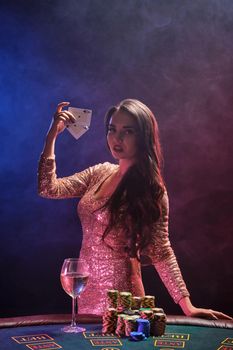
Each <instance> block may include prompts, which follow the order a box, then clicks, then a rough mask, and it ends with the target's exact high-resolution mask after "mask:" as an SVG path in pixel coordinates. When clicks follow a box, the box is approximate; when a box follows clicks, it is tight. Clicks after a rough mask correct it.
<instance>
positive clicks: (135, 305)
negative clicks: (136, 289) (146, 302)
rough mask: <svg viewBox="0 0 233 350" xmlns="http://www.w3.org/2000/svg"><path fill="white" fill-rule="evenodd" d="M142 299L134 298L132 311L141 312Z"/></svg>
mask: <svg viewBox="0 0 233 350" xmlns="http://www.w3.org/2000/svg"><path fill="white" fill-rule="evenodd" d="M141 302H142V297H132V306H131V307H132V309H133V310H139V309H140V307H141Z"/></svg>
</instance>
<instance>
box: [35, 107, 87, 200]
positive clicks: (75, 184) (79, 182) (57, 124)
mask: <svg viewBox="0 0 233 350" xmlns="http://www.w3.org/2000/svg"><path fill="white" fill-rule="evenodd" d="M68 105H69V102H62V103H60V104H59V105H58V106H57V110H56V112H55V115H54V118H53V121H52V123H51V125H50V128H49V131H48V133H47V136H46V140H45V145H44V148H43V151H42V154H41V158H40V162H39V168H38V193H39V195H41V196H42V197H46V198H56V199H60V198H72V197H81V196H82V195H83V193H85V191H86V190H87V187H88V185H89V183H90V181H91V177H92V173H93V171H94V168H93V167H92V168H88V169H87V170H84V171H83V172H81V173H76V174H74V175H72V176H68V177H63V178H60V179H59V178H57V175H56V163H55V143H56V139H57V136H58V135H59V134H60V133H61V132H62V131H63V130H64V129H65V126H66V123H68V122H73V121H75V118H74V117H73V115H72V114H71V113H69V112H68V111H63V110H62V108H63V107H65V106H68Z"/></svg>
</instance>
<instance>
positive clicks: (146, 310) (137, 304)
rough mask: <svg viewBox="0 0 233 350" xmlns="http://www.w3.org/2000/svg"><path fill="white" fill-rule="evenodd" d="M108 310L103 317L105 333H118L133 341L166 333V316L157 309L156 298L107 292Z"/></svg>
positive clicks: (161, 310)
mask: <svg viewBox="0 0 233 350" xmlns="http://www.w3.org/2000/svg"><path fill="white" fill-rule="evenodd" d="M107 305H108V309H107V310H106V311H105V313H104V315H103V328H102V332H103V333H105V334H106V333H116V334H117V335H118V336H119V337H124V336H126V337H130V340H132V341H139V340H143V339H145V338H148V337H149V336H150V335H153V336H161V335H163V334H164V332H165V327H166V315H165V314H164V311H163V309H161V308H156V307H155V297H154V296H152V295H146V296H145V297H136V296H133V297H132V294H131V293H130V292H119V291H118V290H108V291H107Z"/></svg>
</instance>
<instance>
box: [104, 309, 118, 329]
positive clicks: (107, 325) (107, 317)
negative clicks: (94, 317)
mask: <svg viewBox="0 0 233 350" xmlns="http://www.w3.org/2000/svg"><path fill="white" fill-rule="evenodd" d="M116 325H117V310H116V309H114V308H109V309H107V310H106V311H105V313H104V315H103V327H102V332H103V333H114V332H115V330H116Z"/></svg>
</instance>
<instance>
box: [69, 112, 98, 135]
mask: <svg viewBox="0 0 233 350" xmlns="http://www.w3.org/2000/svg"><path fill="white" fill-rule="evenodd" d="M68 111H69V112H71V113H72V114H73V116H74V117H75V120H76V121H75V123H69V124H67V125H66V127H67V130H68V131H69V132H70V133H71V135H73V136H74V138H76V140H77V139H79V138H80V137H81V136H82V135H83V134H85V132H87V131H88V130H89V127H90V124H91V115H92V111H91V110H89V109H82V108H75V107H69V108H68Z"/></svg>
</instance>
